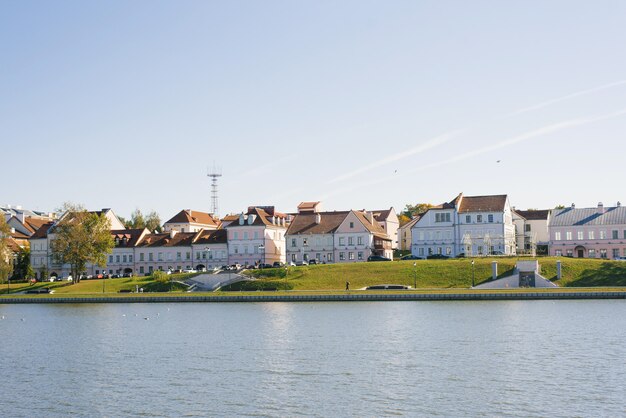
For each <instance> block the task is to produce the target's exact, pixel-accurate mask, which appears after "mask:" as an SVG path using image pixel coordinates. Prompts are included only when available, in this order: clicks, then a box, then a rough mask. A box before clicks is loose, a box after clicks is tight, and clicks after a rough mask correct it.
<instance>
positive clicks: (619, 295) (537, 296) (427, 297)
mask: <svg viewBox="0 0 626 418" xmlns="http://www.w3.org/2000/svg"><path fill="white" fill-rule="evenodd" d="M554 299H626V291H624V292H622V291H614V292H610V291H607V292H602V291H597V292H596V291H594V292H496V293H480V292H476V293H473V292H472V293H404V294H402V293H400V294H398V293H394V294H384V293H382V294H381V293H379V294H367V293H346V294H335V295H268V294H262V295H241V296H237V295H234V296H228V295H226V296H184V297H180V296H178V297H177V296H141V297H140V296H129V297H72V298H64V297H43V298H41V297H40V298H6V297H5V298H2V297H0V304H31V303H179V302H180V303H182V302H195V303H220V302H228V303H232V302H372V301H443V300H446V301H468V300H483V301H485V300H554Z"/></svg>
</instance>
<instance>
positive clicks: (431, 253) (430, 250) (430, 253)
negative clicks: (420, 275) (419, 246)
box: [428, 247, 433, 255]
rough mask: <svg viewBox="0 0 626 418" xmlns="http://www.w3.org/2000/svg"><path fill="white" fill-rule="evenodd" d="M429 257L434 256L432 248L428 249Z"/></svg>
mask: <svg viewBox="0 0 626 418" xmlns="http://www.w3.org/2000/svg"><path fill="white" fill-rule="evenodd" d="M428 255H433V249H432V248H431V247H428Z"/></svg>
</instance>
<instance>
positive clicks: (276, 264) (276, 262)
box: [272, 261, 285, 268]
mask: <svg viewBox="0 0 626 418" xmlns="http://www.w3.org/2000/svg"><path fill="white" fill-rule="evenodd" d="M284 265H285V264H284V263H281V262H280V261H274V264H272V267H275V268H278V267H283V266H284Z"/></svg>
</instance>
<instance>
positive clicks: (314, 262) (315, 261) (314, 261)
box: [309, 258, 317, 266]
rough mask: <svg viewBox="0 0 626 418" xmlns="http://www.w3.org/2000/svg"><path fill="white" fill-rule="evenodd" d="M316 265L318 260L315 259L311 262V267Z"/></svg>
mask: <svg viewBox="0 0 626 418" xmlns="http://www.w3.org/2000/svg"><path fill="white" fill-rule="evenodd" d="M314 264H317V259H315V258H314V259H313V260H309V265H311V266H312V265H314Z"/></svg>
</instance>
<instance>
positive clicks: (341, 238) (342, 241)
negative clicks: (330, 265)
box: [339, 237, 346, 245]
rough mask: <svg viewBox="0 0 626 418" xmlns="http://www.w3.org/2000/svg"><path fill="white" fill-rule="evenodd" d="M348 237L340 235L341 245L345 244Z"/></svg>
mask: <svg viewBox="0 0 626 418" xmlns="http://www.w3.org/2000/svg"><path fill="white" fill-rule="evenodd" d="M345 242H346V239H345V238H344V237H339V245H345Z"/></svg>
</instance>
